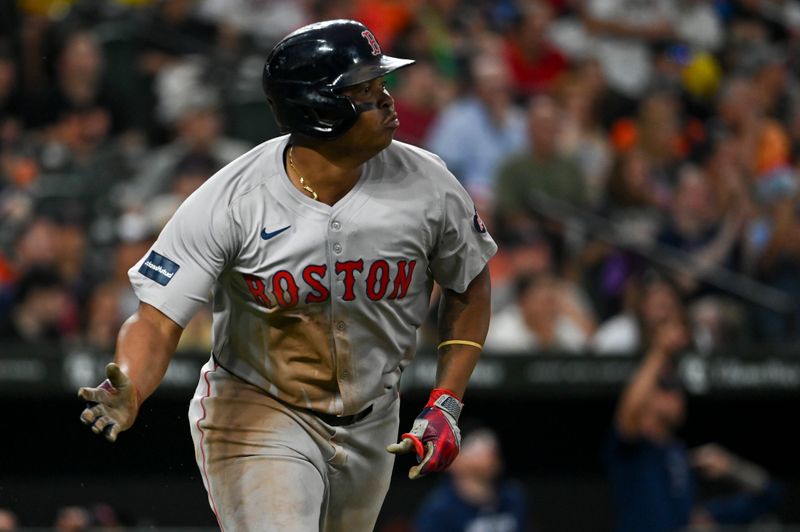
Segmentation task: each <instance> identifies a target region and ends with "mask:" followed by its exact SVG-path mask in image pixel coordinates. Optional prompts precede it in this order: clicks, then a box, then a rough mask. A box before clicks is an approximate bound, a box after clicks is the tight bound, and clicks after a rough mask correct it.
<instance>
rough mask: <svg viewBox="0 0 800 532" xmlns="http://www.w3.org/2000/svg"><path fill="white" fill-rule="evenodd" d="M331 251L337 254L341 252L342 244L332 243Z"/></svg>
mask: <svg viewBox="0 0 800 532" xmlns="http://www.w3.org/2000/svg"><path fill="white" fill-rule="evenodd" d="M333 252H334V253H336V254H337V255H338V254H340V253H341V252H342V245H341V244H339V243H338V242H337V243H336V244H334V245H333Z"/></svg>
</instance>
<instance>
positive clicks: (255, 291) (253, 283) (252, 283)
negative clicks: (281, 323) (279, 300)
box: [242, 273, 274, 308]
mask: <svg viewBox="0 0 800 532" xmlns="http://www.w3.org/2000/svg"><path fill="white" fill-rule="evenodd" d="M242 276H243V277H244V282H245V284H247V289H248V290H250V295H251V296H253V299H255V300H256V301H258V302H259V303H261V304H262V305H264V306H265V307H267V308H272V307H273V306H274V305H273V304H272V301H270V300H269V297H267V294H266V293H265V292H264V281H262V280H261V279H259V278H258V277H256V276H255V275H250V274H249V273H245V274H243V275H242Z"/></svg>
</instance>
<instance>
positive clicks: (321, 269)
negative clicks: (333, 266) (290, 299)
mask: <svg viewBox="0 0 800 532" xmlns="http://www.w3.org/2000/svg"><path fill="white" fill-rule="evenodd" d="M327 272H328V267H327V266H326V265H325V264H310V265H308V266H306V267H305V268H304V269H303V280H304V281H305V282H306V284H307V285H308V286H309V287H310V288H311V290H313V292H309V294H308V295H307V296H306V303H322V302H323V301H325V300H326V299H328V296H329V295H330V292H329V291H328V288H327V287H326V286H325V285H324V284H322V278H323V277H325V274H326V273H327ZM313 275H316V276H317V277H319V279H316V278H314V277H312V276H313Z"/></svg>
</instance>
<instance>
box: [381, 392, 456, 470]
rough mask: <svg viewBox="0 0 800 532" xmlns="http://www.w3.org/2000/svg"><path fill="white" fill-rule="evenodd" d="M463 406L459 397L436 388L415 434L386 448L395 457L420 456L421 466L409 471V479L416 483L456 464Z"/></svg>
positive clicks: (404, 436) (405, 435) (419, 420)
mask: <svg viewBox="0 0 800 532" xmlns="http://www.w3.org/2000/svg"><path fill="white" fill-rule="evenodd" d="M463 406H464V405H463V403H462V402H461V400H460V399H459V398H458V396H457V395H456V394H455V393H453V392H451V391H450V390H446V389H444V388H435V389H434V390H433V391H432V392H431V396H430V398H429V399H428V403H427V404H426V405H425V408H424V409H423V410H422V412H421V413H420V415H418V416H417V419H415V420H414V425H413V426H412V428H411V432H407V433H405V434H403V435H402V436H400V443H393V444H391V445H389V446H388V447H387V448H386V450H387V451H389V452H390V453H392V454H406V453H409V452H411V451H414V452H415V453H416V455H417V462H419V464H418V465H416V466H414V467H412V468H411V469H410V470H409V472H408V478H410V479H412V480H413V479H415V478H419V477H422V476H424V475H427V474H428V473H431V472H433V471H444V470H445V469H447V468H448V467H449V466H450V464H452V463H453V460H455V458H456V456H458V451H459V449H460V448H461V431H460V430H459V429H458V417H459V416H460V415H461V408H462V407H463Z"/></svg>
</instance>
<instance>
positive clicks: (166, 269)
mask: <svg viewBox="0 0 800 532" xmlns="http://www.w3.org/2000/svg"><path fill="white" fill-rule="evenodd" d="M179 268H180V265H178V264H177V263H175V262H172V261H171V260H169V259H168V258H167V257H164V256H163V255H159V254H158V253H156V252H155V251H151V252H150V255H148V257H147V258H146V259H145V261H144V262H143V263H142V266H141V267H140V268H139V273H141V274H142V275H144V276H145V277H149V278H150V279H152V280H154V281H155V282H157V283H158V284H160V285H162V286H167V283H169V282H170V281H171V280H172V278H173V277H174V276H175V274H176V273H178V269H179Z"/></svg>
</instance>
